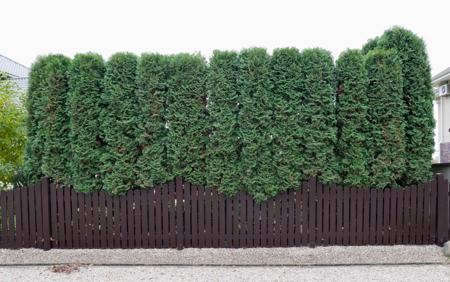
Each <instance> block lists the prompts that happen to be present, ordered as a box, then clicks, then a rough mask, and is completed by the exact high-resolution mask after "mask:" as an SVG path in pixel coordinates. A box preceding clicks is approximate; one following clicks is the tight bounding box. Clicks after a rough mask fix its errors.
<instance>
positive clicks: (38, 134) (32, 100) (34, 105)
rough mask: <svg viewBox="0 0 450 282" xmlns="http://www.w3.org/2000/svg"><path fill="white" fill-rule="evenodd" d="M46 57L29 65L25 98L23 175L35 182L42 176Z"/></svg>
mask: <svg viewBox="0 0 450 282" xmlns="http://www.w3.org/2000/svg"><path fill="white" fill-rule="evenodd" d="M45 65H46V57H39V58H38V59H37V61H36V62H35V63H34V64H33V65H32V66H31V71H30V76H29V85H28V93H27V100H26V105H25V107H26V109H27V112H28V115H27V141H26V145H25V163H24V176H25V178H26V180H27V181H29V182H35V181H37V180H38V179H39V178H40V177H41V176H42V155H43V151H44V128H43V127H42V126H43V124H42V122H43V118H44V116H45V115H44V103H43V97H44V95H46V94H45V93H46V73H45Z"/></svg>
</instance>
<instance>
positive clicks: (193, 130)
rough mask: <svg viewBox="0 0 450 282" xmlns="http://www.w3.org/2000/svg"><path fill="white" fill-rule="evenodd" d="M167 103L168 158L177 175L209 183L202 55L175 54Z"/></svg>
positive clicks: (204, 78)
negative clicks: (206, 158) (206, 159)
mask: <svg viewBox="0 0 450 282" xmlns="http://www.w3.org/2000/svg"><path fill="white" fill-rule="evenodd" d="M170 71H171V75H170V79H169V94H168V107H167V115H166V116H167V121H168V124H167V126H168V135H167V137H168V138H167V139H168V147H167V158H168V163H169V166H170V167H171V169H172V174H173V176H184V177H185V178H186V180H188V181H190V182H192V183H194V184H204V183H205V154H206V152H205V150H206V148H205V146H206V140H207V136H206V130H207V118H206V108H205V105H206V76H207V68H206V61H205V59H204V58H203V57H201V56H200V55H190V54H179V55H175V56H173V57H172V58H171V63H170Z"/></svg>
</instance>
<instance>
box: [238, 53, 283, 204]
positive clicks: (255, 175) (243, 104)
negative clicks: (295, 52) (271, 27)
mask: <svg viewBox="0 0 450 282" xmlns="http://www.w3.org/2000/svg"><path fill="white" fill-rule="evenodd" d="M239 70H240V75H239V78H238V87H239V91H240V94H239V95H240V97H239V101H240V102H239V104H240V111H239V116H238V122H239V135H240V139H241V143H242V151H241V173H242V176H241V179H242V183H243V186H244V189H245V190H246V191H247V192H248V193H249V194H251V195H252V196H253V197H254V198H255V199H257V200H263V199H266V198H268V197H270V196H275V195H276V194H277V183H276V177H275V167H274V165H273V158H272V142H273V141H272V134H271V129H272V122H273V120H272V116H273V110H272V107H273V102H272V100H273V99H272V97H271V92H270V91H271V89H272V84H271V81H270V56H269V55H268V54H267V52H266V50H265V49H262V48H253V49H246V50H243V51H242V52H241V53H240V55H239Z"/></svg>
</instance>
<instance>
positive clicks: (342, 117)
mask: <svg viewBox="0 0 450 282" xmlns="http://www.w3.org/2000/svg"><path fill="white" fill-rule="evenodd" d="M336 78H337V114H336V118H337V127H338V133H337V137H338V143H337V146H336V155H337V157H338V161H339V175H340V176H341V178H342V184H344V185H346V186H359V187H361V186H366V185H368V184H369V175H368V166H367V163H368V159H369V155H368V148H367V144H366V141H367V140H366V136H367V134H368V132H369V131H368V129H369V128H368V126H369V124H368V120H367V109H368V99H367V94H366V91H367V82H368V78H367V70H366V67H365V65H364V56H363V55H362V53H361V52H360V51H359V50H347V51H345V52H343V53H342V54H341V55H340V56H339V59H338V60H337V62H336Z"/></svg>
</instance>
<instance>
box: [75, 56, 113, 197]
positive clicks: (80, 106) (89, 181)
mask: <svg viewBox="0 0 450 282" xmlns="http://www.w3.org/2000/svg"><path fill="white" fill-rule="evenodd" d="M69 73H70V80H69V86H70V93H69V98H68V109H69V116H70V123H69V127H70V149H71V152H72V155H71V159H70V162H69V163H70V165H71V183H72V184H73V185H74V188H75V189H77V190H78V191H82V192H92V191H96V190H99V189H101V187H102V182H101V178H100V158H101V153H102V140H101V139H100V121H99V119H100V110H101V108H100V103H101V96H102V93H103V76H104V74H105V65H104V62H103V58H102V57H101V56H100V55H97V54H92V53H88V54H78V55H76V56H75V58H74V59H73V61H72V66H71V68H70V72H69Z"/></svg>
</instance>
